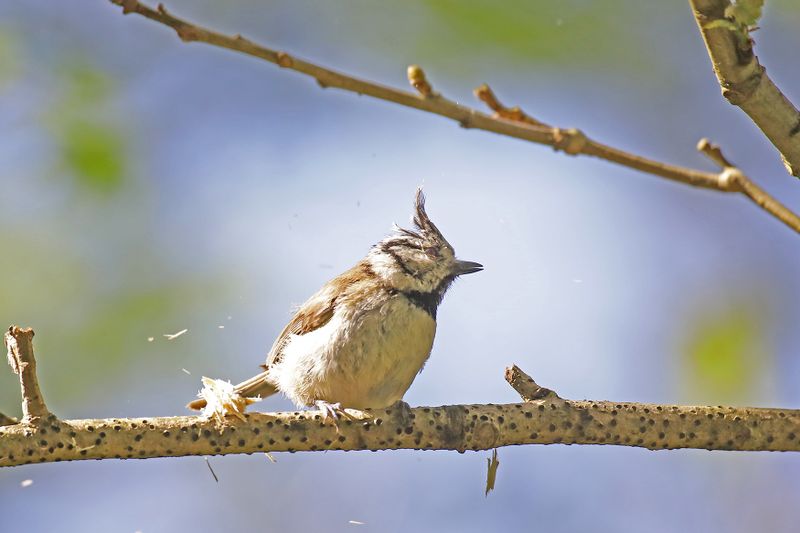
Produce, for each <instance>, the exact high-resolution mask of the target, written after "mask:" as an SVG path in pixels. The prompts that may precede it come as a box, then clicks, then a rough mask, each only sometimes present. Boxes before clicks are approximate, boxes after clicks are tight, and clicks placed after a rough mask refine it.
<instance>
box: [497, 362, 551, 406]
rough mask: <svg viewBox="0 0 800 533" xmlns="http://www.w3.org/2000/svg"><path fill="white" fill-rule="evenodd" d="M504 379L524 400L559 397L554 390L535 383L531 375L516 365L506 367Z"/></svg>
mask: <svg viewBox="0 0 800 533" xmlns="http://www.w3.org/2000/svg"><path fill="white" fill-rule="evenodd" d="M506 381H507V382H508V384H509V385H511V387H512V388H513V389H514V390H515V391H517V393H518V394H519V395H520V396H521V397H522V399H523V400H524V401H526V402H532V401H534V400H543V399H545V398H558V399H560V398H559V396H558V394H556V393H555V391H552V390H550V389H546V388H544V387H542V386H541V385H539V384H537V383H536V382H535V381H534V380H533V378H532V377H530V376H529V375H528V374H526V373H525V372H523V371H522V369H520V367H518V366H517V365H512V366H510V367H508V368H506Z"/></svg>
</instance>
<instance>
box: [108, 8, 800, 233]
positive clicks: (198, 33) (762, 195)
mask: <svg viewBox="0 0 800 533" xmlns="http://www.w3.org/2000/svg"><path fill="white" fill-rule="evenodd" d="M110 1H111V3H113V4H116V5H119V6H122V11H123V13H125V14H127V13H137V14H139V15H142V16H144V17H146V18H148V19H151V20H154V21H156V22H159V23H161V24H164V25H166V26H168V27H170V28H172V29H174V30H175V32H176V33H177V34H178V37H180V39H181V40H183V41H184V42H191V41H198V42H204V43H207V44H210V45H213V46H218V47H221V48H227V49H229V50H233V51H236V52H241V53H244V54H247V55H250V56H254V57H258V58H260V59H263V60H265V61H269V62H270V63H274V64H276V65H278V66H280V67H282V68H287V69H291V70H295V71H297V72H300V73H303V74H306V75H308V76H311V77H313V78H315V79H316V80H317V83H318V84H319V85H320V86H321V87H323V88H326V87H337V88H339V89H342V90H345V91H350V92H354V93H357V94H363V95H368V96H372V97H374V98H377V99H380V100H385V101H389V102H394V103H396V104H400V105H403V106H406V107H411V108H414V109H419V110H421V111H426V112H428V113H433V114H436V115H440V116H443V117H447V118H450V119H452V120H455V121H456V122H458V123H459V124H460V125H461V126H462V127H464V128H474V129H480V130H484V131H490V132H493V133H497V134H499V135H505V136H508V137H513V138H516V139H522V140H525V141H529V142H534V143H538V144H545V145H548V146H552V147H553V148H554V149H555V150H560V151H563V152H565V153H567V154H569V155H578V154H583V155H589V156H594V157H598V158H600V159H605V160H607V161H611V162H612V163H617V164H619V165H623V166H626V167H629V168H633V169H635V170H639V171H642V172H645V173H648V174H653V175H656V176H660V177H662V178H666V179H669V180H673V181H677V182H680V183H685V184H687V185H691V186H694V187H702V188H706V189H712V190H716V191H721V192H738V193H742V194H744V195H745V196H747V197H748V198H750V199H751V200H753V201H754V202H755V203H756V204H757V205H759V206H760V207H761V208H762V209H764V210H765V211H767V212H768V213H770V214H772V215H773V216H775V217H776V218H778V219H779V220H781V221H782V222H783V223H784V224H786V225H787V226H789V227H790V228H792V229H793V230H794V231H796V232H798V233H800V217H798V216H797V215H795V214H794V213H792V212H791V211H790V210H789V209H788V208H786V207H785V206H783V205H781V204H780V202H778V201H777V200H775V199H774V198H772V197H771V196H769V195H768V194H767V193H766V192H765V191H763V190H762V189H760V188H758V187H757V186H755V184H753V183H752V182H751V181H750V180H749V179H747V178H744V174H741V173H740V174H741V178H739V179H737V180H730V179H728V176H727V175H725V173H724V172H720V173H717V174H715V173H712V172H703V171H699V170H693V169H690V168H686V167H680V166H676V165H670V164H667V163H662V162H660V161H655V160H652V159H648V158H645V157H641V156H638V155H635V154H631V153H628V152H626V151H623V150H619V149H617V148H613V147H611V146H607V145H604V144H602V143H599V142H597V141H594V140H593V139H590V138H589V137H587V136H586V135H585V134H584V133H583V132H582V131H580V130H578V129H574V128H569V129H562V128H555V127H550V126H548V125H546V124H544V123H542V122H540V121H538V120H535V119H532V118H531V117H529V116H528V115H525V114H524V113H521V111H519V109H518V108H511V109H507V108H504V107H502V106H500V105H499V103H498V102H497V100H496V98H494V95H493V94H492V95H491V98H492V99H493V102H494V103H495V104H497V106H494V107H493V105H492V102H491V101H489V100H487V98H488V94H491V90H490V89H489V88H488V86H485V85H484V86H481V87H479V88H478V89H476V94H478V96H479V97H480V98H481V99H482V100H483V101H484V102H486V103H487V104H488V105H489V107H490V108H491V109H493V111H494V112H495V113H494V116H489V115H487V114H485V113H481V112H480V111H477V110H475V109H472V108H470V107H467V106H464V105H461V104H458V103H456V102H454V101H452V100H449V99H447V98H445V97H443V96H442V95H440V94H438V93H436V92H434V91H433V89H432V87H431V85H430V83H429V82H428V80H427V79H426V77H425V73H424V72H423V70H422V69H421V68H420V67H418V66H416V65H412V66H411V67H409V69H408V76H409V82H410V83H411V84H412V86H414V87H415V88H416V89H417V91H418V92H419V94H414V93H411V92H408V91H401V90H398V89H394V88H392V87H387V86H384V85H380V84H377V83H373V82H370V81H366V80H361V79H358V78H355V77H353V76H349V75H347V74H343V73H340V72H336V71H334V70H331V69H328V68H325V67H322V66H320V65H316V64H314V63H310V62H308V61H304V60H302V59H299V58H297V57H295V56H292V55H289V54H288V53H286V52H282V51H276V50H272V49H269V48H266V47H264V46H260V45H258V44H256V43H254V42H252V41H250V40H248V39H245V38H244V37H242V36H241V35H235V36H228V35H223V34H221V33H217V32H214V31H212V30H209V29H207V28H203V27H200V26H197V25H194V24H192V23H189V22H187V21H185V20H182V19H179V18H177V17H175V16H173V15H172V14H170V13H169V12H168V11H167V10H166V8H165V7H164V6H163V4H159V5H158V8H157V9H152V8H150V7H148V6H146V5H144V4H142V3H141V2H138V1H137V0H110ZM484 97H486V98H484ZM498 106H499V107H498ZM515 110H516V111H519V113H517V112H516V111H515ZM520 113H521V114H520ZM742 179H746V180H747V185H748V186H747V187H745V186H744V185H743V183H740V181H741V180H742ZM748 190H749V191H750V193H748V192H747V191H748ZM756 198H758V200H757V199H756Z"/></svg>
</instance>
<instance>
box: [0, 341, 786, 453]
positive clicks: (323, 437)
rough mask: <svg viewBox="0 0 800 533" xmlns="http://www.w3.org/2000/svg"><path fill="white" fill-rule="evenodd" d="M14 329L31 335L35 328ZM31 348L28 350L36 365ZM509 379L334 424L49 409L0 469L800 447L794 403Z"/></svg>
mask: <svg viewBox="0 0 800 533" xmlns="http://www.w3.org/2000/svg"><path fill="white" fill-rule="evenodd" d="M9 331H18V332H24V334H25V335H27V336H28V337H29V338H30V339H32V338H33V331H32V330H30V329H22V328H18V327H16V326H12V328H10V330H9ZM29 348H30V349H29V350H28V352H27V356H26V357H27V358H28V361H30V362H31V363H33V362H34V354H33V345H32V344H30V346H29ZM33 368H35V366H33ZM505 377H506V381H508V383H509V384H510V385H511V386H512V387H513V388H514V390H516V391H517V392H518V393H519V394H520V396H522V397H523V399H525V400H526V401H525V402H524V403H514V404H501V405H494V404H488V405H445V406H440V407H417V408H415V409H411V408H408V406H406V405H405V404H402V405H398V406H395V407H390V408H386V409H378V410H373V411H369V412H358V413H359V414H358V416H356V415H353V414H350V415H349V417H344V416H342V417H340V419H339V421H338V422H337V423H336V424H332V423H331V421H330V420H326V418H327V417H325V416H324V415H323V414H322V413H320V412H318V411H295V412H286V413H247V414H244V415H242V414H241V413H237V416H230V417H227V418H218V417H214V416H208V417H201V416H175V417H156V418H124V419H123V418H104V419H93V420H59V419H58V418H56V416H55V415H53V414H49V413H47V414H46V415H43V416H40V417H25V418H23V420H22V421H21V422H18V423H16V424H11V425H0V467H2V466H16V465H23V464H31V463H47V462H58V461H77V460H83V459H146V458H149V457H178V456H185V455H227V454H238V453H257V452H284V451H288V452H296V451H323V450H344V451H347V450H373V451H375V450H399V449H412V450H457V451H459V452H464V451H466V450H488V449H491V448H498V447H501V446H512V445H520V444H613V445H620V446H637V447H642V448H649V449H653V450H663V449H676V448H703V449H707V450H770V451H800V439H798V438H797V436H798V435H800V411H797V410H790V409H755V408H736V407H721V406H720V407H687V406H678V405H655V404H640V403H615V402H608V401H588V400H583V401H574V400H564V399H561V398H560V397H559V396H558V395H557V394H556V393H555V392H553V391H551V390H550V389H546V388H544V387H541V386H539V385H538V384H537V383H536V382H535V381H534V380H533V379H532V378H531V377H530V376H528V375H527V374H525V373H524V372H523V371H522V370H520V369H519V368H517V367H516V366H513V367H511V368H508V369H506V374H505ZM32 378H33V379H34V381H35V378H36V376H35V374H34V375H33V376H32ZM22 391H23V402H24V401H26V400H27V399H29V398H27V397H26V396H25V394H26V393H27V392H26V391H30V389H29V388H26V387H25V384H22Z"/></svg>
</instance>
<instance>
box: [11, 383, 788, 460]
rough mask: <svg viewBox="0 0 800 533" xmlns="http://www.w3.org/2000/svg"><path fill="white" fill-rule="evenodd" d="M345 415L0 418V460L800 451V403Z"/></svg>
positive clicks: (540, 405) (556, 403)
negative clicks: (5, 421)
mask: <svg viewBox="0 0 800 533" xmlns="http://www.w3.org/2000/svg"><path fill="white" fill-rule="evenodd" d="M372 416H373V418H371V419H365V420H342V421H340V422H339V424H338V429H337V428H336V427H334V426H332V425H331V424H330V423H329V422H323V420H322V419H321V415H320V414H319V413H318V412H317V411H305V412H285V413H265V414H261V413H249V414H247V415H246V416H245V420H243V421H241V420H238V419H235V418H231V419H230V420H228V421H227V423H226V424H225V425H224V426H219V425H218V424H217V422H215V421H214V420H213V419H205V418H201V417H197V416H178V417H162V418H132V419H120V418H108V419H96V420H57V419H55V418H51V419H49V420H46V421H43V423H41V424H38V425H36V426H31V425H26V424H17V425H13V426H3V427H0V466H14V465H23V464H30V463H45V462H56V461H75V460H82V459H113V458H116V459H145V458H148V457H177V456H185V455H227V454H240V453H248V454H249V453H258V452H286V451H288V452H297V451H321V450H400V449H412V450H457V451H461V452H463V451H466V450H488V449H491V448H497V447H501V446H511V445H519V444H612V445H621V446H635V447H641V448H649V449H652V450H664V449H676V448H701V449H706V450H769V451H800V439H798V436H800V412H798V411H796V410H784V409H754V408H734V407H688V406H676V405H654V404H640V403H615V402H608V401H599V402H593V401H572V400H560V399H558V398H553V399H542V400H533V401H530V402H524V403H516V404H502V405H492V404H489V405H450V406H441V407H417V408H414V409H411V410H410V411H406V410H404V409H400V408H397V409H394V408H392V409H383V410H380V411H374V412H373V413H372Z"/></svg>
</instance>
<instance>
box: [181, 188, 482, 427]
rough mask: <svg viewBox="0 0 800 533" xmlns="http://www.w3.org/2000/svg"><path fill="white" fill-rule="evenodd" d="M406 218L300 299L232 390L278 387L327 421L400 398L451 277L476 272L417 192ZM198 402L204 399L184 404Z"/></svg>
mask: <svg viewBox="0 0 800 533" xmlns="http://www.w3.org/2000/svg"><path fill="white" fill-rule="evenodd" d="M412 221H413V224H414V227H415V229H413V230H409V229H403V228H401V227H399V226H397V225H396V224H395V225H394V227H393V232H392V234H391V235H389V236H388V237H386V238H384V239H383V240H381V241H380V242H378V243H377V244H375V245H374V246H372V247H371V248H370V250H369V252H368V253H367V255H366V257H364V258H363V259H362V260H361V261H359V262H358V263H357V264H356V265H355V266H353V267H352V268H351V269H350V270H347V271H346V272H344V273H342V274H340V275H339V276H337V277H336V278H334V279H332V280H330V281H329V282H327V283H326V284H325V285H324V286H323V287H322V288H321V289H320V290H319V291H318V292H317V293H316V294H314V295H313V296H311V297H310V298H309V299H308V300H307V301H306V302H305V303H304V304H302V305H301V306H300V308H299V309H298V310H297V312H296V313H295V315H294V316H293V317H292V319H291V320H290V321H289V323H288V324H287V325H286V327H284V328H283V330H282V331H281V332H280V334H279V335H278V338H277V339H276V340H275V342H274V344H273V345H272V348H271V349H270V351H269V353H268V355H267V357H266V362H265V363H264V364H263V365H261V368H262V369H263V371H262V372H261V373H259V374H257V375H255V376H253V377H252V378H250V379H248V380H245V381H243V382H241V383H239V384H238V385H236V386H235V387H234V390H235V392H236V393H238V394H239V395H240V396H242V397H261V398H266V397H268V396H271V395H273V394H275V393H276V392H282V393H283V394H284V395H285V396H287V397H288V398H289V399H290V400H291V401H292V402H294V403H295V404H296V405H297V406H298V407H311V406H317V407H318V408H319V409H320V410H321V411H322V412H323V414H328V413H329V414H330V415H332V416H333V418H337V412H343V409H345V408H350V409H357V410H367V409H378V408H384V407H389V406H391V405H394V404H396V403H398V402H400V403H403V404H404V402H402V398H403V395H404V394H405V393H406V391H407V390H408V389H409V387H410V386H411V383H412V382H413V381H414V379H415V377H416V376H417V374H419V373H420V372H421V371H422V368H423V366H424V365H425V363H426V361H427V360H428V358H429V356H430V354H431V350H432V348H433V341H434V336H435V334H436V320H437V310H438V308H439V304H441V302H442V298H443V297H444V295H445V293H446V292H447V290H448V288H450V286H451V284H452V283H453V281H454V280H455V279H456V278H458V277H459V276H462V275H465V274H471V273H474V272H479V271H481V270H483V265H481V264H480V263H476V262H474V261H462V260H459V259H457V258H456V256H455V250H454V249H453V247H452V246H451V245H450V243H449V242H447V239H445V238H444V236H443V235H442V233H441V232H440V231H439V229H438V228H437V227H436V225H434V223H433V222H432V221H431V219H430V218H429V217H428V214H427V212H426V210H425V195H424V194H423V192H422V189H421V188H418V189H417V191H416V195H415V199H414V212H413V216H412ZM404 405H406V407H407V404H404ZM205 406H206V400H204V399H202V398H200V399H198V400H195V401H193V402H191V403H189V404H188V405H187V407H189V408H190V409H195V410H200V409H203V408H204V407H205Z"/></svg>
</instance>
